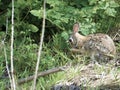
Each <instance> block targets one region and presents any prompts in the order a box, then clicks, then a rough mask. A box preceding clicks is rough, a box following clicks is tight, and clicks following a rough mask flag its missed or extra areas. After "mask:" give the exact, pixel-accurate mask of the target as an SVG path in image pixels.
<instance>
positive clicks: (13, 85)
mask: <svg viewBox="0 0 120 90" xmlns="http://www.w3.org/2000/svg"><path fill="white" fill-rule="evenodd" d="M11 21H12V26H11V53H10V54H11V55H10V59H11V76H12V83H11V86H12V87H11V89H12V90H16V85H15V78H14V73H13V72H14V67H13V66H14V65H13V43H14V0H12V19H11Z"/></svg>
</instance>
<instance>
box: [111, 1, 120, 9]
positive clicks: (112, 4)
mask: <svg viewBox="0 0 120 90" xmlns="http://www.w3.org/2000/svg"><path fill="white" fill-rule="evenodd" d="M110 7H113V8H115V7H119V4H118V3H116V2H115V1H114V0H111V1H110Z"/></svg>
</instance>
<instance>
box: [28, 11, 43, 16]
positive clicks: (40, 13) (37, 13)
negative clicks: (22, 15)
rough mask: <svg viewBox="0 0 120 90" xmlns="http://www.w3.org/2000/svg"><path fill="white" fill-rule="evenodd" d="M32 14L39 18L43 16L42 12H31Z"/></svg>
mask: <svg viewBox="0 0 120 90" xmlns="http://www.w3.org/2000/svg"><path fill="white" fill-rule="evenodd" d="M30 13H31V14H32V15H34V16H36V17H38V18H42V16H43V15H42V14H43V12H42V10H31V11H30Z"/></svg>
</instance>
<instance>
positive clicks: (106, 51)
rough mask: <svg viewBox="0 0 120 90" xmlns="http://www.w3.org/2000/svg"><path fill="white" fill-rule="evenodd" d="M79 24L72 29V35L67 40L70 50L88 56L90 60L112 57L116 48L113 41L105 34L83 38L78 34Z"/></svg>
mask: <svg viewBox="0 0 120 90" xmlns="http://www.w3.org/2000/svg"><path fill="white" fill-rule="evenodd" d="M78 28H79V24H75V25H74V27H73V33H72V35H71V37H70V39H69V41H70V43H71V46H72V48H73V49H72V50H73V51H74V50H77V51H79V52H81V53H83V54H87V55H90V57H91V58H92V59H96V58H97V59H106V58H110V57H114V56H115V54H116V48H115V45H114V42H113V40H112V39H111V38H110V37H109V36H108V35H106V34H101V33H99V34H90V35H87V36H83V35H81V34H79V33H78Z"/></svg>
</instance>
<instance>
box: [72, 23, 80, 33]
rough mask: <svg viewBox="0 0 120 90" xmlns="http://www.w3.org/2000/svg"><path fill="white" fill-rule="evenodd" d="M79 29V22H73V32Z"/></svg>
mask: <svg viewBox="0 0 120 90" xmlns="http://www.w3.org/2000/svg"><path fill="white" fill-rule="evenodd" d="M78 30H79V23H75V24H74V26H73V32H74V33H76V32H78Z"/></svg>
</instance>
